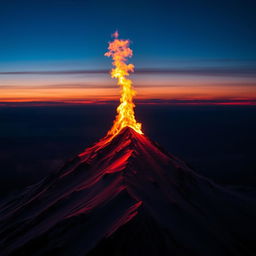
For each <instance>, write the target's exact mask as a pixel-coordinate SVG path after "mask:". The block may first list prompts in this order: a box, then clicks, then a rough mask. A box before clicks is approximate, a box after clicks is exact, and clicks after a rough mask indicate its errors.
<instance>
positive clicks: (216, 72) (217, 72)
mask: <svg viewBox="0 0 256 256" xmlns="http://www.w3.org/2000/svg"><path fill="white" fill-rule="evenodd" d="M107 73H109V70H105V69H99V70H59V71H10V72H0V75H83V74H84V75H90V74H107ZM135 74H170V75H179V74H181V75H203V76H253V77H255V76H256V68H253V67H249V68H248V67H236V68H223V67H219V68H213V67H211V68H138V69H136V70H135Z"/></svg>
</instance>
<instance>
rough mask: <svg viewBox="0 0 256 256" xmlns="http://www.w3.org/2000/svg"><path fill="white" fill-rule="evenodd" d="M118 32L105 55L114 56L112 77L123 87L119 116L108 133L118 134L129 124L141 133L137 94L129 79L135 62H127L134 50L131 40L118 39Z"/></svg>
mask: <svg viewBox="0 0 256 256" xmlns="http://www.w3.org/2000/svg"><path fill="white" fill-rule="evenodd" d="M118 36H119V34H118V32H117V31H116V32H115V33H114V34H113V37H114V40H113V41H112V42H109V46H108V52H106V53H105V56H107V57H112V59H113V62H112V64H113V66H114V68H113V69H112V70H111V77H112V78H116V79H117V84H118V85H119V86H120V87H121V97H120V104H119V106H118V107H117V116H116V119H115V121H114V123H113V126H112V128H111V129H110V130H109V132H108V135H110V136H115V135H117V134H118V133H119V132H120V131H121V130H122V129H123V128H124V127H126V126H128V127H131V128H132V129H134V130H135V131H136V132H138V133H139V134H143V132H142V131H141V124H140V123H138V122H137V121H136V119H135V114H134V107H135V105H134V103H133V96H134V95H135V94H136V92H135V90H134V89H133V87H132V81H131V80H130V79H128V78H127V77H128V76H129V72H133V71H134V65H133V64H127V59H128V58H129V57H131V56H132V54H133V52H132V50H131V49H130V48H129V44H130V41H129V40H122V39H118Z"/></svg>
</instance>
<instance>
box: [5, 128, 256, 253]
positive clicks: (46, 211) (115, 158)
mask: <svg viewBox="0 0 256 256" xmlns="http://www.w3.org/2000/svg"><path fill="white" fill-rule="evenodd" d="M255 217H256V200H254V198H252V197H250V198H249V197H248V198H247V197H246V196H243V195H242V194H241V193H238V192H235V191H231V190H228V189H225V188H223V187H221V186H218V185H216V184H214V183H212V182H211V181H209V180H207V179H205V178H203V177H201V176H198V175H197V174H196V173H195V172H193V171H192V170H191V169H190V168H189V167H188V166H187V165H186V164H185V163H184V162H183V161H181V160H179V159H177V158H176V157H174V156H172V155H170V154H169V153H167V152H165V151H164V150H163V149H161V148H160V147H159V146H158V145H157V144H155V143H154V142H152V141H150V140H149V139H148V138H147V137H146V136H144V135H140V134H138V133H136V132H135V131H134V130H132V129H131V128H124V129H123V130H122V131H121V132H120V133H119V134H118V135H117V136H116V137H115V138H114V139H113V140H112V141H108V140H107V139H106V138H104V139H102V140H101V141H100V142H98V143H97V144H95V145H94V146H92V147H90V148H88V149H86V150H85V151H84V152H83V153H81V154H80V155H79V156H77V157H76V158H74V159H73V160H72V161H70V162H69V163H67V164H66V165H65V166H64V167H63V168H62V169H61V170H60V171H58V172H56V173H54V174H52V175H51V176H49V177H47V178H45V179H44V180H42V181H41V182H39V183H38V184H35V185H33V186H30V187H28V188H27V189H26V190H25V191H23V193H21V194H19V195H17V196H14V197H13V198H12V199H8V200H6V201H5V202H3V203H2V204H1V205H0V252H1V253H0V255H3V256H4V255H18V256H19V255H26V256H28V255H33V256H34V255H72V256H73V255H87V254H88V255H106V253H108V254H110V253H111V255H118V256H120V255H122V256H125V255H127V256H128V255H141V254H147V255H161V256H162V255H179V256H180V255H186V256H189V255H197V256H200V255H202V256H209V255H214V256H215V255H223V256H224V255H232V256H233V255H234V256H235V255H243V256H246V255H255V252H256V246H254V244H255V243H256V221H255Z"/></svg>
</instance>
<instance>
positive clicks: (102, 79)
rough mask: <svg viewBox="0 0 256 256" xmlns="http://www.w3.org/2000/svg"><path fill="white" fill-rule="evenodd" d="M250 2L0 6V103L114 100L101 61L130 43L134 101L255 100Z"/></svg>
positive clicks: (80, 1) (92, 0) (90, 1)
mask: <svg viewBox="0 0 256 256" xmlns="http://www.w3.org/2000/svg"><path fill="white" fill-rule="evenodd" d="M255 9H256V2H255V1H254V0H230V1H229V0H222V1H219V0H216V1H207V0H204V1H201V0H198V1H196V0H194V1H193V0H191V1H188V0H184V1H180V0H179V1H178V0H177V1H176V0H175V1H174V0H169V1H164V0H158V1H153V0H140V1H135V0H131V1H115V0H109V1H99V0H87V1H86V0H61V1H60V0H55V1H49V0H37V1H32V0H31V1H29V0H23V1H19V0H1V5H0V35H1V40H0V102H2V104H3V103H4V102H5V103H6V102H7V103H8V102H72V103H74V102H75V103H91V102H93V103H106V102H109V101H116V100H118V98H119V88H118V86H117V85H116V81H115V80H113V79H111V78H110V76H109V70H110V69H111V60H110V59H109V58H107V57H105V56H104V53H105V52H106V51H107V47H108V41H110V40H111V34H112V33H113V32H114V31H116V30H118V31H119V34H120V38H123V39H130V40H131V48H132V49H133V51H134V56H133V57H132V58H131V60H130V62H131V63H133V64H134V65H135V73H134V74H132V75H131V78H132V79H133V82H134V87H135V89H136V91H137V96H136V100H137V102H141V103H173V104H177V103H182V104H184V103H192V104H199V103H211V104H256V15H255Z"/></svg>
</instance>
